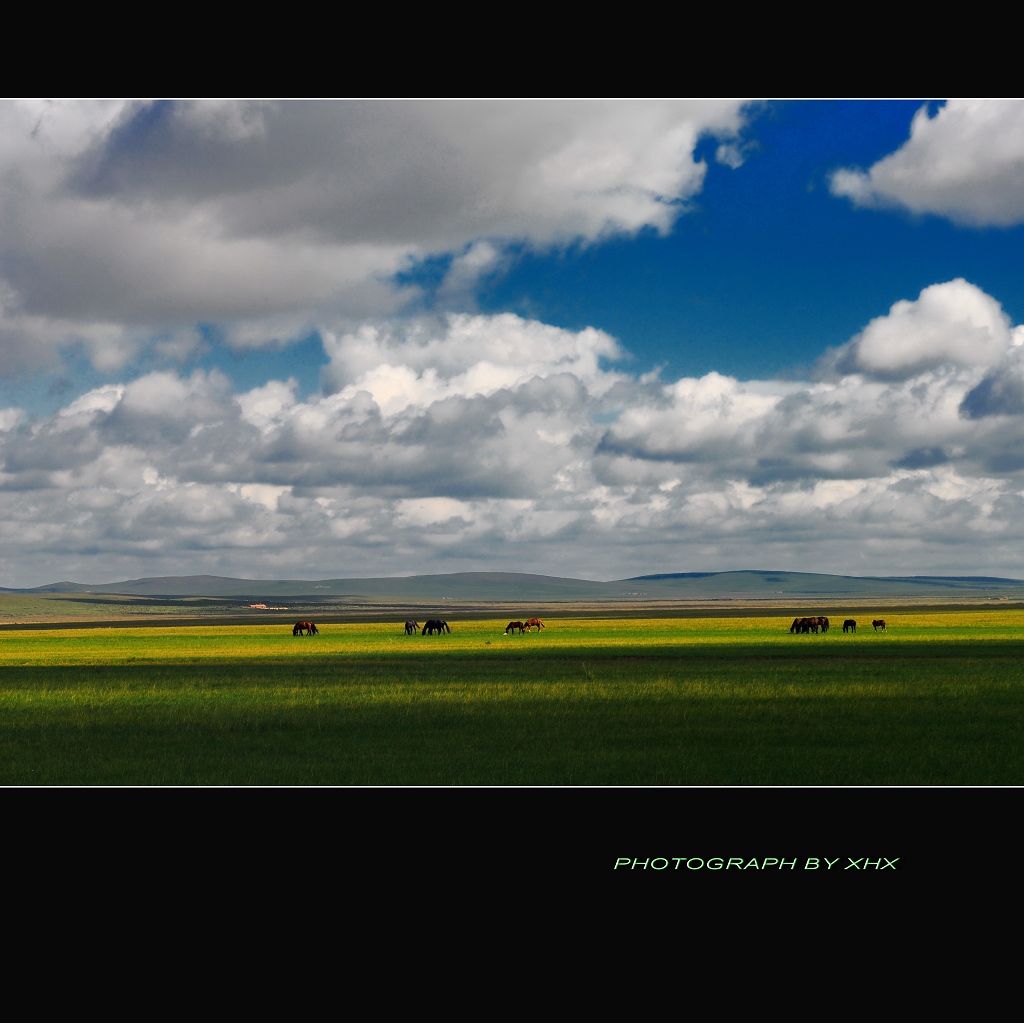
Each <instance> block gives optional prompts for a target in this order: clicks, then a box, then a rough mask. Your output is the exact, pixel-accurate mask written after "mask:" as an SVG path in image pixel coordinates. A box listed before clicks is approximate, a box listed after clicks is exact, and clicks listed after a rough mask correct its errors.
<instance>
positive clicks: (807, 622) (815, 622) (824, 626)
mask: <svg viewBox="0 0 1024 1023" xmlns="http://www.w3.org/2000/svg"><path fill="white" fill-rule="evenodd" d="M871 624H872V626H873V627H874V630H875V632H878V630H879V629H881V630H882V632H885V631H886V628H885V619H884V618H876V619H874V620H873V621H872V623H871ZM789 631H790V634H792V633H794V632H796V633H801V632H813V633H814V634H815V635H817V634H818V633H819V632H828V619H827V618H824V617H822V616H819V617H817V618H794V619H793V624H792V625H791V626H790V627H789ZM856 631H857V623H856V621H855V620H854V619H853V618H847V619H846V621H845V622H843V632H856Z"/></svg>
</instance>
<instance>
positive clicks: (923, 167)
mask: <svg viewBox="0 0 1024 1023" xmlns="http://www.w3.org/2000/svg"><path fill="white" fill-rule="evenodd" d="M831 189H832V192H833V194H835V195H839V196H846V197H847V198H849V199H851V200H852V201H853V202H854V203H855V204H856V205H859V206H901V207H904V208H905V209H908V210H910V211H911V212H913V213H933V214H937V215H939V216H943V217H948V218H949V219H950V220H952V221H954V222H955V223H958V224H963V225H967V226H971V227H987V226H996V227H1009V226H1011V225H1013V224H1019V223H1021V222H1024V102H1021V101H1019V100H950V101H949V102H948V103H947V104H946V105H945V106H944V107H942V108H940V109H939V110H938V111H937V112H936V113H935V115H934V116H929V114H928V108H927V107H922V108H921V109H920V110H919V111H918V112H917V114H915V116H914V119H913V122H912V123H911V129H910V138H909V139H908V140H907V141H906V142H905V143H904V144H903V146H901V147H900V148H899V149H898V150H897V151H896V152H894V153H891V154H890V155H889V156H886V157H885V158H884V159H882V160H879V161H878V163H876V164H874V166H872V167H871V168H870V169H869V170H867V171H863V170H858V169H851V168H847V169H843V170H838V171H836V172H835V173H834V174H833V175H832V178H831Z"/></svg>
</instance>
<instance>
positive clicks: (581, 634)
mask: <svg viewBox="0 0 1024 1023" xmlns="http://www.w3.org/2000/svg"><path fill="white" fill-rule="evenodd" d="M789 624H790V620H788V619H780V618H718V619H714V618H711V619H707V618H682V619H679V618H672V619H646V620H645V619H635V620H629V619H626V620H623V619H619V620H607V621H606V620H600V619H597V620H595V619H579V620H561V621H559V620H551V621H549V622H548V628H546V629H545V630H544V631H543V632H540V633H532V634H527V635H523V636H520V635H509V636H505V635H504V634H503V631H502V630H503V624H502V623H499V622H495V621H466V622H453V623H452V628H453V633H452V635H450V636H420V635H416V636H406V635H404V633H403V632H402V628H401V625H400V624H376V625H373V624H371V625H363V624H360V625H324V626H322V627H321V635H319V636H315V637H301V636H300V637H295V636H292V635H291V628H290V626H289V627H283V626H279V625H268V626H221V627H217V626H209V627H182V628H174V627H162V628H153V629H146V628H143V629H132V628H110V629H66V630H25V631H10V632H7V633H4V634H2V635H0V665H18V664H21V665H44V664H50V665H71V664H131V663H149V664H159V663H166V662H168V661H173V662H175V663H179V664H193V663H194V664H199V663H245V662H266V661H296V662H300V663H301V662H316V661H318V660H322V659H323V658H325V657H337V656H341V657H350V656H387V657H389V658H391V657H404V656H408V655H415V656H424V655H428V656H432V657H433V656H440V657H446V658H450V657H452V656H464V655H466V654H473V655H477V656H480V655H482V656H488V657H495V658H498V659H501V658H504V657H506V656H507V655H509V654H516V655H526V654H528V655H531V656H534V655H537V654H542V655H544V656H550V655H555V654H564V653H570V654H575V653H577V652H580V651H585V650H589V651H591V652H592V655H597V654H598V653H600V652H609V651H617V652H621V653H626V652H627V649H628V650H631V651H633V652H635V653H637V654H641V653H642V654H649V653H652V652H656V651H659V650H664V651H670V650H673V649H677V648H687V647H694V646H702V647H707V646H718V645H721V646H729V647H733V646H737V645H744V644H756V645H758V646H760V647H762V648H764V650H765V651H766V652H768V651H771V652H773V653H774V652H777V651H784V652H786V653H797V652H799V653H800V654H804V653H807V652H813V653H815V654H836V653H840V654H845V653H847V652H849V651H851V650H857V651H863V650H867V649H871V650H875V651H881V650H884V649H886V644H888V645H889V646H890V647H892V646H893V645H896V646H905V645H907V644H912V645H917V644H927V643H935V642H941V643H946V644H948V643H967V644H971V643H976V642H978V641H986V642H989V641H992V640H1006V641H1024V611H1003V612H965V613H961V614H955V613H951V614H918V615H901V616H899V617H894V618H890V619H888V625H889V631H888V632H886V633H880V632H879V633H875V632H873V631H872V630H871V623H870V619H865V620H861V621H860V622H859V631H858V632H857V633H856V634H855V635H854V634H848V635H844V634H843V633H842V622H833V624H832V629H831V631H830V632H829V633H828V634H827V635H819V636H814V635H804V636H799V635H790V633H789Z"/></svg>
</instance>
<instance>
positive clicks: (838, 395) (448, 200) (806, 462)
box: [0, 100, 1024, 586]
mask: <svg viewBox="0 0 1024 1023" xmlns="http://www.w3.org/2000/svg"><path fill="white" fill-rule="evenodd" d="M0 199H2V201H0V466H2V469H0V490H2V507H3V516H2V518H0V585H3V586H32V585H39V584H42V583H46V582H52V581H56V580H59V579H71V580H75V581H78V582H107V581H114V580H119V579H126V578H134V577H139V576H149V575H170V574H175V575H178V574H191V573H212V574H218V575H233V576H242V577H285V578H327V577H344V576H363V575H371V576H380V575H406V574H411V573H421V572H455V571H524V572H542V573H545V574H553V575H572V576H578V577H584V578H592V579H612V578H621V577H625V576H631V575H640V574H645V573H651V572H686V571H708V570H724V569H736V568H760V569H791V570H801V571H820V572H840V573H846V574H853V575H865V574H902V573H915V574H932V573H941V574H968V575H973V574H995V575H1009V576H1016V577H1024V275H1022V273H1021V270H1022V268H1024V258H1022V257H1024V103H1019V102H976V101H970V102H968V101H949V102H935V101H930V102H926V101H923V100H922V101H898V102H896V101H888V102H786V103H775V102H755V103H747V102H743V101H706V100H701V101H622V102H603V101H601V102H598V101H579V102H561V101H547V102H511V101H502V102H461V101H460V102H399V101H380V102H377V101H374V102H366V101H353V102H314V103H306V102H280V103H278V102H251V103H236V102H211V101H203V102H182V103H169V102H157V103H152V102H146V103H135V102H36V101H33V102H26V103H22V102H2V103H0Z"/></svg>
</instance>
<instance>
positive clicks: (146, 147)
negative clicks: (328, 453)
mask: <svg viewBox="0 0 1024 1023" xmlns="http://www.w3.org/2000/svg"><path fill="white" fill-rule="evenodd" d="M746 116H747V115H746V114H745V113H744V109H743V107H742V105H741V104H740V103H737V102H732V101H729V102H725V101H686V102H678V101H665V102H660V101H659V102H650V101H644V102H632V101H619V102H599V101H588V102H563V101H555V102H550V101H547V102H532V101H527V102H519V101H515V102H513V101H500V102H497V101H495V102H491V101H487V102H462V101H451V102H433V101H422V102H404V101H401V102H399V101H395V102H364V101H359V102H283V103H267V102H255V103H234V102H231V103H223V102H208V101H201V102H181V103H169V102H158V103H85V102H83V103H77V102H69V103H61V102H57V103H13V102H8V103H4V104H0V182H2V185H0V189H2V199H3V201H2V203H0V372H13V371H15V370H17V369H19V368H23V367H24V366H26V365H33V364H35V365H38V364H39V362H40V360H43V359H45V358H47V356H48V355H49V356H51V357H52V353H53V352H54V350H55V349H56V348H58V347H60V346H62V345H66V344H69V343H76V342H77V343H80V344H81V345H82V347H83V350H84V351H85V352H86V353H87V354H89V356H90V357H91V358H92V359H93V360H94V362H95V363H96V365H97V366H99V367H100V368H103V369H106V370H111V369H116V368H117V367H118V366H121V365H124V364H125V363H126V362H127V361H128V360H130V359H131V358H132V357H133V356H135V355H136V354H137V353H138V352H139V351H140V348H141V347H142V346H145V345H148V344H151V343H154V344H155V343H156V341H154V338H156V339H157V340H158V341H159V343H160V344H162V346H163V348H162V351H163V352H164V354H165V355H167V357H169V358H182V357H184V356H186V355H187V354H188V353H189V352H191V351H192V349H193V348H194V344H195V339H194V338H192V339H191V340H190V337H189V334H188V331H189V330H191V329H192V328H194V326H195V324H196V323H197V322H207V323H215V324H218V325H220V326H221V327H222V329H223V332H224V336H225V339H226V340H227V341H228V343H229V344H233V345H234V346H236V347H240V348H245V347H254V346H262V345H268V344H281V343H287V342H289V341H292V340H295V339H296V337H298V336H300V333H301V331H302V330H308V327H309V324H310V323H311V322H312V321H317V320H318V317H319V319H326V320H330V321H332V322H339V321H340V320H341V319H347V320H348V321H349V322H356V321H361V320H367V319H372V318H374V317H379V316H382V315H386V314H390V313H394V312H395V311H396V310H398V309H399V308H400V307H401V306H402V304H403V303H404V302H407V301H408V300H409V299H410V298H411V297H414V296H415V294H416V291H415V289H411V288H409V287H405V288H403V287H400V286H398V285H396V284H395V275H396V274H398V273H399V271H405V270H408V269H409V267H410V265H414V264H415V262H416V261H417V260H420V259H422V258H424V257H426V256H428V255H446V254H447V255H452V256H453V257H454V259H453V262H452V266H451V271H450V273H449V279H448V280H447V281H446V283H445V287H444V288H442V291H443V292H444V294H445V295H446V296H447V297H448V298H449V299H451V300H455V299H457V298H458V297H459V296H465V294H466V293H467V292H468V290H469V289H470V288H471V286H472V282H473V280H474V279H475V277H477V276H479V275H480V274H484V273H492V272H494V271H495V270H496V269H497V268H499V267H500V265H501V261H502V255H503V251H504V250H505V248H506V247H507V246H508V245H509V244H511V243H516V244H518V245H525V246H528V247H530V246H532V247H536V248H545V247H550V246H559V245H564V244H568V243H579V242H582V243H584V244H588V243H594V242H597V241H600V240H601V239H603V238H606V237H608V236H612V235H622V234H627V235H628V234H632V233H635V232H637V231H639V230H641V229H644V228H650V229H654V230H656V231H659V232H662V233H664V232H666V231H668V230H669V229H670V228H671V226H672V224H673V222H674V221H675V219H676V218H677V217H678V216H679V215H680V213H681V212H683V211H684V210H685V208H686V204H687V202H688V201H689V200H690V199H691V198H692V197H693V196H694V195H696V194H697V193H698V192H699V191H700V189H701V187H702V183H703V179H704V175H705V171H706V166H705V164H704V162H703V161H700V160H696V159H695V158H694V151H695V147H696V146H697V144H698V142H699V140H700V139H701V138H702V137H705V136H711V137H714V138H716V139H718V140H720V143H721V145H722V146H724V147H726V148H725V149H723V150H722V152H723V153H726V152H728V153H733V150H734V149H735V145H734V143H735V140H736V139H737V138H738V134H739V132H740V130H741V128H742V127H743V124H744V121H745V117H746ZM730 146H732V148H729V147H730ZM735 151H736V152H738V150H735ZM721 159H723V160H725V162H726V163H728V164H729V165H735V164H736V162H737V160H738V157H736V156H735V154H734V155H733V156H730V157H728V158H726V157H724V156H723V157H721Z"/></svg>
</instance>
